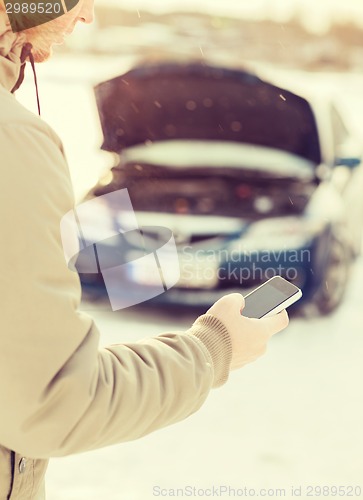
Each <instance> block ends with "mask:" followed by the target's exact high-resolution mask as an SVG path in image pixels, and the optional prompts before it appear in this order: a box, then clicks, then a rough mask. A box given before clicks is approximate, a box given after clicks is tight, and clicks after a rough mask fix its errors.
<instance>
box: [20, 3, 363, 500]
mask: <svg viewBox="0 0 363 500" xmlns="http://www.w3.org/2000/svg"><path fill="white" fill-rule="evenodd" d="M196 4H198V5H196ZM362 30H363V6H362V4H361V1H360V0H345V2H338V1H335V0H334V1H333V0H324V1H323V0H320V2H319V3H317V2H313V1H307V0H304V1H302V0H295V1H292V0H255V1H254V2H253V3H252V2H246V1H244V0H238V1H237V0H224V1H223V2H220V1H217V0H201V2H194V1H191V0H188V1H187V0H183V1H181V0H169V1H168V2H167V5H166V2H163V1H161V0H160V1H159V0H133V1H132V2H126V1H124V0H122V1H121V0H118V1H114V2H113V1H111V0H109V1H106V0H98V2H97V4H96V20H95V23H94V24H93V25H92V26H79V27H78V28H76V31H75V32H74V34H73V35H72V36H71V37H68V38H67V40H66V43H65V44H64V45H63V46H57V47H55V49H54V56H53V58H52V59H51V60H50V61H48V62H47V63H45V64H42V65H38V68H37V73H38V80H39V90H40V99H41V106H42V117H43V119H44V120H45V121H47V122H48V123H50V124H51V125H52V126H53V128H54V129H55V130H56V132H57V133H58V134H59V135H60V137H61V138H62V140H63V143H64V146H65V150H66V154H67V157H68V161H69V164H70V169H71V177H72V182H73V185H74V190H75V196H76V200H77V202H78V203H80V202H81V201H82V200H83V199H84V197H85V196H86V195H87V194H88V195H89V194H90V193H91V194H92V196H93V195H94V194H95V192H94V186H98V188H99V187H100V184H98V183H99V180H100V179H104V178H105V176H106V178H107V175H109V172H110V169H112V168H113V169H115V167H116V170H117V168H119V167H120V155H119V154H118V153H117V152H115V151H114V152H109V151H108V152H107V151H102V150H101V145H102V143H103V141H104V137H103V129H102V126H101V121H100V118H99V114H98V110H97V105H96V100H95V95H94V86H95V85H98V84H99V83H101V82H104V81H106V80H108V79H110V78H115V77H117V76H120V75H123V74H124V73H126V72H127V71H129V70H130V69H132V68H133V67H134V66H135V65H138V66H140V65H141V66H143V65H145V64H148V65H150V64H151V63H153V64H160V63H161V62H162V61H167V62H168V63H170V62H178V63H184V64H189V63H191V62H196V61H197V62H198V64H202V66H203V65H209V64H210V65H212V66H214V67H220V68H231V67H233V68H235V69H236V68H237V69H239V70H244V71H248V72H252V73H256V74H257V75H259V76H261V78H263V79H267V80H268V81H271V82H274V83H276V82H279V83H276V85H278V86H279V88H280V87H281V88H282V89H285V84H286V88H288V89H290V88H292V87H293V88H299V89H304V90H306V89H309V92H310V89H311V92H312V93H314V95H317V96H320V97H318V98H316V97H315V101H314V109H315V107H317V108H318V107H319V105H320V103H321V102H322V101H323V100H324V99H325V98H326V96H327V95H329V96H331V100H332V102H334V106H337V109H338V110H339V116H340V115H341V116H342V117H343V120H344V141H343V140H342V141H341V143H340V142H339V140H337V144H336V147H335V146H334V147H333V146H332V145H331V144H330V146H324V147H323V146H322V145H321V148H320V149H321V158H319V160H317V161H316V162H315V163H316V164H314V165H313V167H314V179H313V178H311V179H310V178H308V177H304V178H303V176H301V175H300V174H299V176H298V178H299V179H298V180H299V182H297V179H293V180H291V179H288V184H285V186H286V185H288V186H289V187H291V186H292V184H291V183H292V182H293V187H294V189H295V191H293V192H294V193H295V194H296V193H297V194H296V196H300V198H299V199H303V202H301V203H302V208H301V210H300V209H299V210H298V211H297V212H296V213H294V214H293V217H294V220H293V224H294V227H293V229H291V228H292V226H291V224H292V223H291V220H290V222H289V226H288V231H287V233H286V234H287V235H286V234H285V233H283V235H282V237H283V238H284V241H287V240H286V238H292V236H291V232H292V231H295V232H294V234H293V237H294V238H295V240H294V241H296V234H297V233H298V235H300V236H301V234H302V233H303V232H304V231H305V230H306V228H305V222H306V215H308V216H309V217H310V218H311V213H313V216H314V217H318V216H319V214H323V215H322V219H323V220H324V221H325V222H327V223H329V224H328V225H329V228H330V227H331V226H334V224H335V220H336V219H335V218H334V217H335V215H334V214H336V213H337V211H338V212H339V213H338V216H337V218H338V219H339V220H338V225H337V226H334V228H335V230H334V235H333V236H334V238H335V239H329V238H326V233H325V232H324V231H325V229H326V228H325V226H324V231H321V232H319V234H318V233H317V232H314V234H313V235H311V234H310V232H309V235H308V236H309V238H310V239H309V238H308V237H307V236H306V238H305V236H304V238H305V239H309V241H310V242H312V241H313V242H315V241H318V240H319V241H323V242H324V243H323V244H324V245H325V247H326V249H327V250H326V253H325V254H324V253H323V257H322V259H323V260H322V262H323V263H322V264H319V265H318V267H319V268H321V267H325V266H326V267H327V274H326V275H324V276H321V277H320V278H319V279H320V281H321V288H320V289H319V290H318V291H317V292H316V291H315V292H314V293H315V295H314V293H312V296H311V299H310V300H309V303H307V304H305V306H304V308H302V309H301V310H300V311H297V312H296V313H295V314H293V317H292V321H291V323H290V326H289V328H288V329H287V330H286V331H284V332H282V333H281V334H278V335H277V336H275V337H274V338H273V339H272V340H271V343H270V349H269V352H268V354H267V355H266V356H265V357H263V358H262V359H261V360H259V361H258V362H256V363H254V364H253V365H251V366H248V367H246V368H244V369H243V370H241V371H240V372H238V373H233V374H231V376H230V380H229V382H228V384H227V385H225V386H224V387H223V388H221V389H217V390H215V391H213V392H212V393H211V395H210V397H209V398H208V400H207V402H206V403H205V404H204V406H203V407H202V409H201V410H200V411H199V412H198V413H197V414H195V415H193V416H192V417H190V418H189V419H187V420H185V421H184V422H181V423H179V424H177V425H174V426H172V427H170V428H167V429H163V430H160V431H159V432H157V433H154V434H152V435H150V436H147V437H145V438H144V439H142V440H140V441H137V442H133V443H126V444H122V445H117V446H113V447H111V448H108V449H104V450H98V451H96V452H92V453H84V454H81V455H78V456H74V457H67V458H62V459H55V460H52V461H51V465H50V469H49V473H48V481H47V494H48V498H49V499H50V500H83V499H84V500H86V499H87V500H92V499H99V498H105V499H108V500H118V499H121V498H124V499H127V500H149V499H152V498H154V497H155V496H164V497H166V498H169V497H172V496H177V493H176V489H177V488H180V489H183V488H186V487H187V486H190V487H192V488H195V491H194V493H195V494H194V495H190V494H189V495H187V494H186V490H184V495H185V496H189V497H191V498H199V497H200V496H207V495H208V493H206V490H207V488H213V487H215V488H219V487H221V486H224V487H226V488H227V490H226V489H224V490H223V492H224V496H225V497H228V496H229V497H233V496H270V497H274V496H283V497H285V498H293V497H294V496H300V498H310V497H311V496H325V497H326V498H333V497H334V496H336V494H337V493H336V491H337V490H335V488H338V489H339V487H341V488H343V490H342V489H341V490H340V491H341V493H342V492H344V494H343V495H341V496H354V497H356V498H357V497H359V496H363V474H362V470H363V458H362V452H361V451H362V449H363V431H362V422H363V388H362V380H363V368H362V366H363V364H362V354H363V335H362V326H361V321H362V320H361V303H362V299H361V297H362V279H363V266H362V258H361V255H360V242H361V230H362V228H363V212H360V211H359V210H358V209H357V207H359V206H360V205H359V203H360V201H361V199H363V196H361V195H360V193H362V192H363V191H362V190H363V181H362V179H363V175H362V168H363V166H362V164H361V163H360V158H361V150H360V148H361V147H362V146H363V132H362V126H361V121H362V114H363V92H362V89H363V50H362V43H363V42H362V40H363V37H362V35H363V33H362ZM30 73H31V72H30V71H28V75H27V79H26V82H25V84H24V85H23V87H22V88H21V90H20V91H19V92H18V98H19V100H21V102H23V103H24V104H25V105H26V106H27V107H28V108H29V109H31V110H32V111H34V112H36V98H35V91H34V86H33V82H32V77H31V74H30ZM281 82H284V84H282V83H281ZM284 95H285V94H284V93H282V101H284V99H285V98H284ZM309 95H310V94H309ZM116 104H117V103H115V105H116ZM319 112H320V111H319ZM321 114H322V115H323V117H322V119H321V120H320V121H319V127H318V129H319V130H318V135H319V140H321V141H322V144H325V143H327V144H328V143H329V139H326V137H328V135H329V134H328V130H329V127H331V128H332V130H333V129H334V127H337V125H336V123H335V124H334V123H333V124H332V122H333V121H334V120H333V119H332V118H331V112H330V111H329V112H326V115H324V111H321ZM324 116H325V117H324ZM339 120H340V118H339ZM339 123H340V122H339ZM324 124H325V125H324ZM334 130H335V129H334ZM334 130H333V132H332V133H331V134H332V136H334V133H335V132H334ZM329 133H330V132H329ZM348 136H349V141H348V139H347V138H348ZM345 139H347V141H345ZM351 139H352V141H353V142H354V145H353V146H350V144H351V143H352V141H351ZM346 142H347V144H348V145H347V144H346ZM343 143H344V144H343ZM343 146H344V147H343ZM329 147H330V148H332V152H331V154H329V152H328V153H326V149H329ZM324 148H325V149H324ZM349 148H351V149H349ZM342 150H344V154H342ZM347 150H349V151H348V152H347ZM324 151H325V153H324V154H323V152H324ZM290 153H291V151H290ZM171 156H173V152H172V150H171ZM305 156H306V155H305ZM295 160H296V158H295ZM305 160H306V158H305ZM170 161H172V159H171V160H170ZM308 161H309V162H310V164H311V163H314V162H312V159H311V158H308ZM130 163H131V164H132V161H130ZM134 163H135V162H134ZM136 163H137V164H139V163H140V159H139V158H138V159H137V161H136ZM146 163H147V162H146ZM321 165H324V168H323V169H322V168H321ZM222 166H223V165H222ZM310 166H311V165H310ZM305 167H306V165H305ZM296 168H297V167H296ZM324 169H325V170H324ZM113 173H114V175H115V170H113ZM278 175H280V177H281V178H282V177H283V175H282V174H281V173H280V174H278ZM260 177H261V171H259V172H258V173H257V174H256V178H258V179H260ZM275 177H276V176H275ZM255 181H256V179H254V178H253V179H252V180H251V181H250V183H249V184H248V189H250V191H248V190H247V191H246V189H247V188H246V186H245V181H243V182H242V181H239V182H240V183H241V184H240V186H244V187H243V188H240V190H239V192H240V193H241V192H243V193H244V194H243V196H245V195H246V192H248V193H250V194H251V198H252V199H253V200H252V201H253V203H255V204H254V205H253V208H254V214H255V216H254V217H255V218H254V220H255V219H256V214H258V220H264V219H265V218H266V219H270V218H271V217H272V216H274V217H275V216H276V214H275V213H272V212H273V210H272V208H273V207H275V206H277V205H278V203H277V201H276V199H277V198H276V196H277V197H280V196H282V194H281V193H282V191H281V190H280V191H278V194H277V195H276V192H275V191H274V189H275V187H273V188H272V187H271V184H268V183H267V184H266V183H265V184H263V186H262V188H261V186H260V185H259V188H258V192H257V191H256V190H255V188H256V182H255ZM285 181H286V182H287V180H286V179H284V182H285ZM220 182H222V181H220ZM274 182H275V181H274ZM318 183H320V184H322V185H324V186H325V188H324V192H326V191H329V192H333V191H334V193H335V194H332V195H331V197H330V198H329V197H328V198H326V197H325V198H324V197H323V196H320V195H319V196H320V197H317V196H316V190H315V187H314V189H313V188H312V187H311V186H312V185H313V184H314V186H316V185H317V184H318ZM101 185H102V186H105V185H107V182H106V181H102V183H101ZM351 185H354V188H355V189H354V190H352V187H350V186H351ZM251 186H252V187H251ZM274 186H275V184H274ZM301 186H303V187H301ZM307 186H308V187H307ZM119 187H122V186H121V185H120V186H118V188H119ZM183 189H184V190H185V189H186V188H185V187H184V188H183ZM261 189H264V190H265V191H264V192H263V193H262V194H261ZM195 192H197V191H193V193H195ZM256 193H257V194H256ZM183 196H184V198H183V200H184V201H183V203H181V205H180V204H179V205H178V206H179V208H180V206H182V210H181V209H180V210H179V212H178V215H182V216H185V215H187V216H188V217H196V216H200V213H198V212H196V209H195V210H194V209H193V207H192V204H191V202H190V199H189V197H188V195H187V194H185V192H184V194H183ZM194 196H196V195H195V194H194ZM241 196H242V195H241ZM246 196H247V195H246ZM301 197H302V198H301ZM313 198H314V203H312V202H311V200H312V199H313ZM256 200H258V203H257V204H256ZM316 200H317V201H316ZM188 203H190V204H188ZM208 206H209V207H213V206H214V205H213V204H212V205H211V204H209V205H208ZM251 206H252V205H251ZM337 207H340V208H339V210H340V211H339V210H338V209H337ZM148 210H149V211H150V210H151V212H152V209H150V207H149V209H148ZM175 210H176V211H177V208H175ZM281 210H282V209H281ZM284 210H285V209H284ZM165 211H166V210H165ZM269 211H271V214H270V213H269ZM161 212H163V210H161ZM171 212H172V211H171ZM352 213H355V217H354V223H353V222H352V226H351V228H350V229H351V232H350V236H349V237H347V238H346V235H344V237H340V234H339V236H338V237H337V236H336V232H337V231H336V227H338V228H339V229H341V226H344V227H345V226H346V224H345V222H346V221H350V215H351V214H352ZM316 214H317V215H316ZM339 214H340V215H339ZM219 215H220V214H217V213H215V214H213V211H212V209H210V211H209V212H208V216H209V219H210V220H212V221H213V219H212V217H213V216H215V217H217V216H219ZM286 215H288V216H289V217H291V213H289V212H287V211H286V210H285V211H282V212H281V213H280V212H278V216H279V218H280V219H281V217H282V216H284V217H285V216H286ZM224 216H226V214H224ZM227 216H230V214H227ZM270 216H271V217H270ZM231 217H232V216H231ZM232 218H233V219H235V216H233V217H232ZM280 219H279V220H280ZM167 220H169V219H166V218H165V222H164V225H165V226H168V222H167ZM309 220H310V219H309ZM160 221H161V222H163V214H161V215H160V213H159V219H158V222H160ZM302 221H303V222H302ZM349 224H350V222H349ZM314 227H315V226H314ZM319 227H320V226H319ZM299 231H300V233H299ZM309 231H310V226H309ZM314 231H317V230H315V229H314ZM262 236H263V234H262ZM275 236H276V235H275ZM275 236H274V237H275ZM271 238H272V236H271ZM305 239H304V241H305ZM347 239H348V240H349V242H348V243H347V241H346V240H347ZM353 240H354V244H353V243H352V241H353ZM254 241H255V240H254ZM288 241H290V240H288ZM291 241H292V239H291ZM299 241H301V239H300V240H299ZM337 242H338V243H337ZM342 242H343V243H344V245H343V244H342ZM207 244H209V243H207ZM304 244H305V243H304ZM353 247H354V248H353ZM309 248H310V247H309ZM311 248H312V247H311ZM314 248H315V247H314ZM331 248H334V252H332V253H330V252H329V250H330V249H331ZM204 249H205V247H204ZM348 254H349V257H347V255H348ZM350 254H352V255H350ZM319 255H320V254H319ZM324 256H325V257H324ZM324 259H325V260H324ZM329 259H330V260H329ZM328 261H329V265H328V264H327V262H328ZM348 261H349V263H348ZM319 262H320V261H319ZM310 270H311V268H310ZM304 272H306V269H305V271H304ZM299 279H302V278H301V277H300V275H299ZM324 283H325V285H324ZM327 283H328V284H329V286H330V287H333V288H334V287H341V293H340V292H339V294H338V295H337V296H336V297H335V296H334V297H333V298H332V294H331V293H329V300H330V301H333V302H334V300H335V301H336V303H335V302H334V304H333V307H330V306H329V304H331V302H329V301H328V299H327V298H326V297H327V295H328V292H327V290H326V289H327V288H329V286H328V285H327ZM342 283H343V285H342ZM303 284H304V283H303ZM203 286H204V285H203ZM203 286H200V287H198V286H195V287H194V290H193V292H194V293H196V294H197V295H198V293H200V294H201V293H204V292H205V288H208V286H204V290H201V289H202V288H203ZM304 286H305V285H304ZM324 286H325V289H324ZM182 288H183V287H182ZM185 288H186V287H185V284H184V290H185ZM234 288H236V284H234ZM97 290H98V289H97V288H96V293H95V294H92V295H91V294H89V293H88V291H87V293H85V297H84V301H83V304H82V308H83V309H84V310H86V311H88V312H90V314H92V315H93V316H94V317H95V319H96V322H97V324H98V326H99V328H100V330H101V343H102V345H107V344H109V343H117V342H124V341H132V340H137V339H140V338H143V337H145V336H150V335H156V334H158V333H163V332H166V331H183V330H186V329H187V328H189V327H190V325H191V324H192V322H193V321H194V319H195V317H196V315H197V314H199V313H201V312H203V311H204V310H205V304H200V306H199V308H198V307H196V308H195V307H193V308H192V307H191V306H190V305H188V301H184V302H186V303H184V304H182V305H181V306H180V305H179V307H178V308H175V306H172V305H170V304H168V303H155V304H151V306H150V304H146V305H139V306H135V307H132V308H128V309H124V310H122V311H117V312H111V311H110V307H109V304H108V302H107V299H106V298H105V297H104V296H103V295H102V294H101V293H98V292H97ZM322 290H323V291H322ZM339 290H340V289H339ZM227 291H228V290H226V292H227ZM328 291H329V290H328ZM243 293H244V291H243ZM324 293H325V295H324ZM322 294H323V295H324V297H323V299H322ZM166 295H167V294H166ZM333 295H334V294H333ZM185 296H186V295H184V297H185ZM200 296H201V295H200ZM204 296H205V293H204V295H203V297H204ZM193 300H194V299H193ZM322 300H325V310H324V307H323V308H321V307H320V306H319V305H317V304H318V301H320V302H319V304H321V301H322ZM182 302H183V301H182ZM327 303H328V306H326V304H327ZM203 308H204V309H203ZM100 478H103V479H102V480H101V479H100ZM324 487H325V490H324ZM228 488H231V490H229V491H228ZM244 488H247V490H248V492H249V493H248V492H247V493H246V490H244ZM350 488H352V489H350ZM162 489H163V490H162ZM198 490H199V493H198ZM233 490H234V492H235V493H234V494H233ZM179 496H181V493H180V491H179ZM215 496H217V495H215ZM220 496H222V495H220Z"/></svg>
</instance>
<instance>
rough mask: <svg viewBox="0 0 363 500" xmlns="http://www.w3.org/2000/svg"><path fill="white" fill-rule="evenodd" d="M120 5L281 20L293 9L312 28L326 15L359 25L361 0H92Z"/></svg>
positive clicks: (362, 12) (321, 23)
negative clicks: (352, 21) (352, 20)
mask: <svg viewBox="0 0 363 500" xmlns="http://www.w3.org/2000/svg"><path fill="white" fill-rule="evenodd" d="M96 1H98V2H102V3H113V4H116V5H118V6H120V7H123V8H128V9H130V10H132V9H135V10H137V9H148V10H154V11H158V12H165V11H170V10H173V9H174V8H178V9H187V10H193V9H195V10H198V9H199V10H202V11H204V12H205V11H207V10H208V11H212V12H218V13H229V14H234V15H236V16H238V17H240V16H241V17H249V18H264V17H268V18H273V19H275V20H278V21H284V20H286V19H288V18H289V17H290V15H291V14H292V13H293V12H294V11H297V12H298V13H299V15H301V17H302V18H303V19H304V20H305V22H306V24H307V25H309V26H310V27H311V28H312V29H317V30H319V29H324V28H325V27H326V26H327V25H328V24H329V21H330V18H331V17H333V18H336V19H347V20H350V19H354V20H355V21H356V22H358V23H359V24H362V25H363V0H199V1H196V0H96Z"/></svg>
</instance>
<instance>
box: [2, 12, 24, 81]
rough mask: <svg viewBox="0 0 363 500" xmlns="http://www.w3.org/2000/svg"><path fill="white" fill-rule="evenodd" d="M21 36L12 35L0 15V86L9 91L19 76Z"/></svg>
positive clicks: (22, 39)
mask: <svg viewBox="0 0 363 500" xmlns="http://www.w3.org/2000/svg"><path fill="white" fill-rule="evenodd" d="M25 42H26V40H25V36H24V35H23V34H18V33H13V32H12V30H11V27H10V24H9V22H8V21H7V18H6V17H5V15H3V14H1V13H0V85H2V86H3V87H4V88H6V89H7V90H9V91H11V90H12V89H13V88H14V87H15V85H16V83H17V81H18V79H19V75H20V71H21V66H22V61H21V53H22V50H23V46H24V44H25Z"/></svg>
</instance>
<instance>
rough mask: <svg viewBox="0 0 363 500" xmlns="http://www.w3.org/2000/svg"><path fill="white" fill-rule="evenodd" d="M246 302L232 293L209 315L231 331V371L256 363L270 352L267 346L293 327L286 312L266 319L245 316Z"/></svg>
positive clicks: (212, 308)
mask: <svg viewBox="0 0 363 500" xmlns="http://www.w3.org/2000/svg"><path fill="white" fill-rule="evenodd" d="M244 305H245V300H244V298H243V296H242V295H241V294H239V293H231V294H229V295H225V296H224V297H222V298H221V299H219V300H218V301H217V302H216V303H215V304H213V306H212V307H211V308H210V309H209V310H208V311H207V314H212V315H213V316H215V317H216V318H218V319H219V320H220V321H221V322H222V323H223V324H224V325H225V326H226V328H227V330H228V331H229V334H230V336H231V340H232V362H231V370H236V369H237V368H241V367H242V366H244V365H246V364H247V363H251V362H252V361H255V360H256V359H257V358H259V357H260V356H262V355H263V354H264V353H265V352H266V348H267V342H268V340H269V339H270V337H272V335H274V334H275V333H277V332H280V331H281V330H283V329H284V328H286V327H287V325H288V324H289V317H288V315H287V312H286V311H282V312H280V313H279V314H276V315H275V316H270V317H268V318H262V319H252V318H246V317H245V316H242V315H241V312H242V310H243V308H244Z"/></svg>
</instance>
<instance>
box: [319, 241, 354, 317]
mask: <svg viewBox="0 0 363 500" xmlns="http://www.w3.org/2000/svg"><path fill="white" fill-rule="evenodd" d="M351 263H352V251H351V249H350V247H349V245H347V244H346V242H345V239H343V238H337V237H336V236H333V239H332V242H331V245H330V250H329V254H328V257H327V264H326V267H325V270H324V275H323V278H322V280H321V285H320V287H319V288H318V290H317V291H316V293H315V294H314V296H313V298H312V302H313V304H314V306H315V307H316V308H317V310H318V313H319V314H320V315H326V314H329V313H331V312H332V311H334V310H335V309H336V308H337V307H338V306H339V305H340V303H341V302H342V299H343V297H344V294H345V291H346V288H347V284H348V280H349V274H350V267H351Z"/></svg>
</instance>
